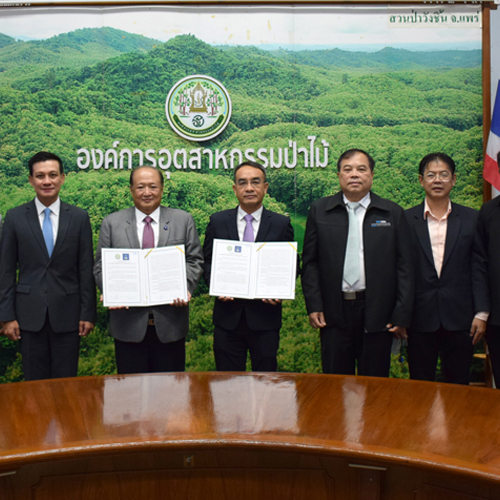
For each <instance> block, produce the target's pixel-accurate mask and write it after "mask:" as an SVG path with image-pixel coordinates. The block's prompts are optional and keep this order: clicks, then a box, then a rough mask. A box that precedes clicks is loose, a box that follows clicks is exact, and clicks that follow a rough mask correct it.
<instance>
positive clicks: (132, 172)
mask: <svg viewBox="0 0 500 500" xmlns="http://www.w3.org/2000/svg"><path fill="white" fill-rule="evenodd" d="M141 168H150V169H151V170H154V171H155V172H158V175H159V176H160V184H161V187H163V183H164V179H163V174H162V173H161V172H160V171H159V170H158V169H157V168H155V167H152V166H151V165H141V166H140V167H136V168H133V169H132V171H131V172H130V187H132V186H133V184H134V173H135V172H136V171H137V170H140V169H141Z"/></svg>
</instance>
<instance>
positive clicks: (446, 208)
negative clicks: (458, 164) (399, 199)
mask: <svg viewBox="0 0 500 500" xmlns="http://www.w3.org/2000/svg"><path fill="white" fill-rule="evenodd" d="M419 181H420V184H421V186H422V187H423V188H424V191H425V200H424V202H423V203H421V204H420V205H417V206H416V207H413V208H410V209H409V210H407V211H406V216H407V219H408V223H409V224H410V227H411V238H412V243H413V252H414V262H415V280H416V287H415V304H414V309H413V319H412V322H411V329H410V331H409V334H408V362H409V366H410V377H411V378H412V379H417V380H435V379H436V367H437V361H438V356H439V357H440V358H441V372H442V377H443V381H444V382H449V383H456V384H465V385H467V384H469V377H470V367H471V362H472V351H473V347H472V346H473V344H476V343H477V342H479V340H480V339H481V338H482V337H483V335H484V332H485V330H486V320H487V319H488V313H487V312H486V311H487V310H488V307H489V303H488V294H487V288H486V287H485V286H484V284H483V280H482V279H481V275H480V273H478V272H477V269H478V253H477V250H476V246H475V244H474V238H475V232H476V221H477V212H476V211H475V210H473V209H471V208H467V207H463V206H461V205H457V204H456V203H452V202H451V201H450V193H451V190H452V189H453V187H454V186H455V182H456V174H455V162H454V161H453V160H452V158H450V157H449V156H448V155H446V154H444V153H431V154H428V155H427V156H425V157H424V158H423V159H422V161H421V162H420V166H419Z"/></svg>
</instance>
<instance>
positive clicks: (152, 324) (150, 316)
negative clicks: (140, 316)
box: [148, 314, 155, 326]
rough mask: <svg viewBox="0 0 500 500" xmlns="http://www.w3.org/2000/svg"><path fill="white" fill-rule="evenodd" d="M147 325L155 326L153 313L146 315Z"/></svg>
mask: <svg viewBox="0 0 500 500" xmlns="http://www.w3.org/2000/svg"><path fill="white" fill-rule="evenodd" d="M148 326H155V317H154V316H153V314H150V315H149V316H148Z"/></svg>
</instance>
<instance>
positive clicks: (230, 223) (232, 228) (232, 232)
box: [226, 208, 240, 240]
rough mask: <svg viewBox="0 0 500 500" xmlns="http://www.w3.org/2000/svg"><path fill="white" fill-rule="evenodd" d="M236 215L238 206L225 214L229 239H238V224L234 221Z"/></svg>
mask: <svg viewBox="0 0 500 500" xmlns="http://www.w3.org/2000/svg"><path fill="white" fill-rule="evenodd" d="M237 217H238V208H235V209H233V210H230V211H229V212H228V214H227V220H226V224H227V233H228V234H229V239H230V240H239V239H240V238H239V236H238V226H237V222H236V218H237Z"/></svg>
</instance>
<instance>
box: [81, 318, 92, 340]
mask: <svg viewBox="0 0 500 500" xmlns="http://www.w3.org/2000/svg"><path fill="white" fill-rule="evenodd" d="M94 326H95V325H94V323H91V322H90V321H80V323H79V326H78V330H79V331H78V335H80V337H86V336H87V335H88V334H89V333H90V332H91V331H92V330H93V329H94Z"/></svg>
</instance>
